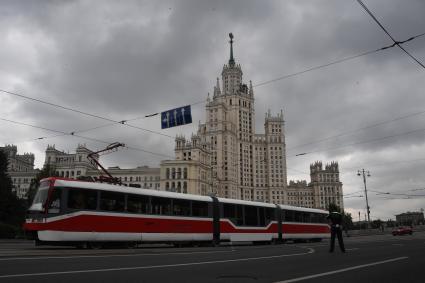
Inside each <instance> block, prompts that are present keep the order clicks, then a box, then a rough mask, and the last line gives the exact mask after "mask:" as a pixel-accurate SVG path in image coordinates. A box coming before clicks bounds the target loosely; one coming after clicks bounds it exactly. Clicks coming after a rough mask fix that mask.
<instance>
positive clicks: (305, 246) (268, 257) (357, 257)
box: [0, 232, 425, 283]
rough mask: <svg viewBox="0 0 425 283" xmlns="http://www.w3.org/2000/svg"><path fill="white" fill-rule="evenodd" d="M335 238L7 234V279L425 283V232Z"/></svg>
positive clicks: (1, 248) (3, 276)
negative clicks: (138, 244)
mask: <svg viewBox="0 0 425 283" xmlns="http://www.w3.org/2000/svg"><path fill="white" fill-rule="evenodd" d="M344 240H345V243H346V248H347V253H345V254H343V253H341V252H340V251H339V250H338V248H337V247H336V249H335V252H334V253H332V254H331V253H329V252H328V249H329V247H328V242H327V241H325V242H321V243H302V244H284V245H267V246H252V245H234V246H230V245H229V246H222V247H217V248H212V247H203V248H201V247H194V248H167V247H156V248H155V247H143V248H137V249H101V250H77V249H73V248H56V247H34V246H33V244H32V243H30V242H25V241H21V242H20V241H0V282H2V283H3V282H44V283H45V282H60V283H65V282H73V283H75V282H78V283H83V282H91V283H93V282H244V283H245V282H247V283H249V282H344V283H346V282H425V232H421V233H415V234H414V235H413V236H397V237H393V236H391V235H379V236H363V237H350V238H345V239H344Z"/></svg>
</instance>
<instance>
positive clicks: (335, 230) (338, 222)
mask: <svg viewBox="0 0 425 283" xmlns="http://www.w3.org/2000/svg"><path fill="white" fill-rule="evenodd" d="M326 218H327V219H328V220H329V225H330V226H331V247H330V249H329V252H330V253H333V251H334V248H335V235H336V236H337V237H338V244H339V248H340V249H341V252H343V253H345V247H344V241H343V239H342V215H341V213H339V212H337V211H333V212H331V213H329V215H328V217H326Z"/></svg>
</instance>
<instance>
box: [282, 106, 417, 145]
mask: <svg viewBox="0 0 425 283" xmlns="http://www.w3.org/2000/svg"><path fill="white" fill-rule="evenodd" d="M421 114H425V110H422V111H419V112H414V113H410V114H406V115H403V116H398V117H396V118H393V119H389V120H385V121H382V122H378V123H375V124H371V125H368V126H364V127H361V128H357V129H354V130H349V131H345V132H341V133H339V134H336V135H332V136H328V137H325V138H322V139H318V140H315V141H311V142H308V143H304V144H300V145H296V146H293V147H290V148H288V149H287V150H292V149H295V148H298V147H302V146H306V145H311V144H317V143H322V142H324V141H328V140H331V139H334V138H339V137H342V136H346V135H348V134H352V133H356V132H359V131H362V130H366V129H370V128H374V127H377V126H382V125H385V124H389V123H392V122H396V121H399V120H403V119H407V118H410V117H413V116H418V115H421Z"/></svg>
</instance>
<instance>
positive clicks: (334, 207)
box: [328, 203, 341, 213]
mask: <svg viewBox="0 0 425 283" xmlns="http://www.w3.org/2000/svg"><path fill="white" fill-rule="evenodd" d="M328 210H329V213H331V212H340V213H341V208H340V207H339V206H338V205H336V204H335V203H330V204H329V205H328Z"/></svg>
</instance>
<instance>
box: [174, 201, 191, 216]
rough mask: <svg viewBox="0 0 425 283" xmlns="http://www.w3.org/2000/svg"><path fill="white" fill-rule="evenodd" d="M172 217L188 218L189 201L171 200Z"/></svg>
mask: <svg viewBox="0 0 425 283" xmlns="http://www.w3.org/2000/svg"><path fill="white" fill-rule="evenodd" d="M173 215H181V216H190V200H185V199H173Z"/></svg>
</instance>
